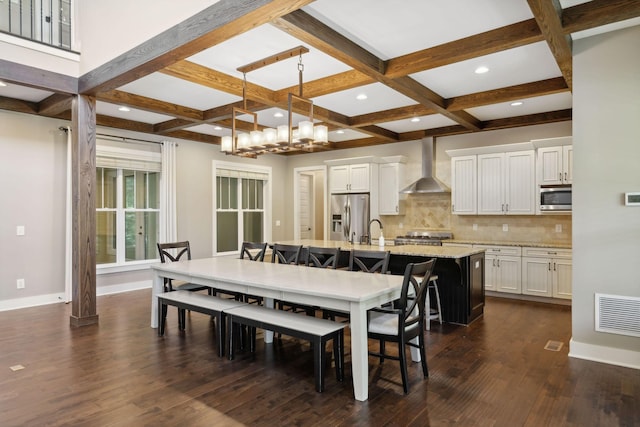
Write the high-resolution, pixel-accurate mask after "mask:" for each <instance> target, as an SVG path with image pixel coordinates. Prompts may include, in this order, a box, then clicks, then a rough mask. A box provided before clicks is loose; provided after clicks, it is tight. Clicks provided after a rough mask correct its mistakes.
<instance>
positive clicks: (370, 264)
mask: <svg viewBox="0 0 640 427" xmlns="http://www.w3.org/2000/svg"><path fill="white" fill-rule="evenodd" d="M390 259H391V252H390V251H368V250H361V249H353V250H352V251H351V253H350V255H349V270H350V271H364V272H365V273H382V274H387V272H388V271H389V260H390Z"/></svg>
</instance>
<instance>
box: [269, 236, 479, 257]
mask: <svg viewBox="0 0 640 427" xmlns="http://www.w3.org/2000/svg"><path fill="white" fill-rule="evenodd" d="M274 243H284V244H287V245H303V246H319V247H324V248H340V249H342V250H345V251H349V250H351V249H364V250H370V251H375V250H380V249H382V250H385V251H390V252H391V254H394V255H415V256H425V257H432V258H453V259H458V258H464V257H468V256H471V255H475V254H478V253H482V252H484V249H481V248H460V247H446V246H425V245H402V246H395V245H388V246H378V245H363V244H360V243H353V244H351V243H349V242H341V241H337V240H305V239H302V240H284V241H278V242H274Z"/></svg>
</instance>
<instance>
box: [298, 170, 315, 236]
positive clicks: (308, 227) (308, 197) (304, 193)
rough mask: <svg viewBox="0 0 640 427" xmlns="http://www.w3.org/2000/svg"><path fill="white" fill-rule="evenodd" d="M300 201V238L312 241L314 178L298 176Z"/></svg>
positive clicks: (303, 175)
mask: <svg viewBox="0 0 640 427" xmlns="http://www.w3.org/2000/svg"><path fill="white" fill-rule="evenodd" d="M298 185H299V187H298V188H299V189H300V192H299V193H298V197H299V199H298V201H299V203H300V211H299V212H300V221H299V223H298V224H299V227H300V238H301V239H311V238H312V236H313V233H312V224H313V176H312V175H307V174H300V175H299V176H298Z"/></svg>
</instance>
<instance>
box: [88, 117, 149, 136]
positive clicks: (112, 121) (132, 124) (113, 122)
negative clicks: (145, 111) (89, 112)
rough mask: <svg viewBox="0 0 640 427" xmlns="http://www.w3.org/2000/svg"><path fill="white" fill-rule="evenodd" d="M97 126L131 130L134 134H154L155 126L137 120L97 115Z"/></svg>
mask: <svg viewBox="0 0 640 427" xmlns="http://www.w3.org/2000/svg"><path fill="white" fill-rule="evenodd" d="M96 125H99V126H105V127H110V128H116V129H122V130H130V131H133V132H143V133H151V134H152V133H153V125H152V124H150V123H143V122H138V121H135V120H127V119H121V118H119V117H112V116H105V115H104V114H96Z"/></svg>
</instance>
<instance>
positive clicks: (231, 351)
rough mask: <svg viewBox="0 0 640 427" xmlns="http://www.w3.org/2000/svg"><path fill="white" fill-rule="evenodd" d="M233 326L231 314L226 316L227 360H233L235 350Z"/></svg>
mask: <svg viewBox="0 0 640 427" xmlns="http://www.w3.org/2000/svg"><path fill="white" fill-rule="evenodd" d="M234 329H235V327H234V325H233V318H232V317H231V316H227V337H228V340H227V341H228V348H229V350H228V352H229V360H233V356H234V352H235V348H234V347H235V343H234V341H235V338H234V333H233V331H234Z"/></svg>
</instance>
